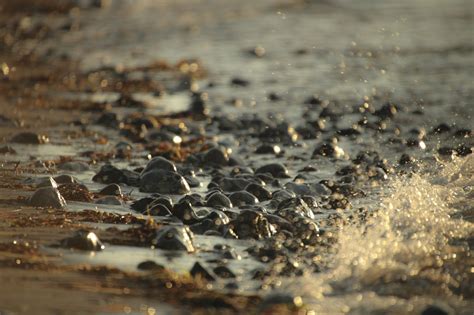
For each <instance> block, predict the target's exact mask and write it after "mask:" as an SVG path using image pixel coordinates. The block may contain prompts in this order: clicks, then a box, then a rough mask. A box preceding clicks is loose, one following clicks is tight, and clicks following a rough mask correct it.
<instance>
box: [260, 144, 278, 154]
mask: <svg viewBox="0 0 474 315" xmlns="http://www.w3.org/2000/svg"><path fill="white" fill-rule="evenodd" d="M255 153H256V154H280V153H281V148H280V147H279V146H277V145H270V144H262V145H261V146H259V147H258V148H257V149H256V150H255Z"/></svg>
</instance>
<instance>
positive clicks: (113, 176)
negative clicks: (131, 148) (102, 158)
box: [92, 164, 140, 186]
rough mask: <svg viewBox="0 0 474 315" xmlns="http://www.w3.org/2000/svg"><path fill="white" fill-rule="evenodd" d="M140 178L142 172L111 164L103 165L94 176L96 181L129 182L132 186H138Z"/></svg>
mask: <svg viewBox="0 0 474 315" xmlns="http://www.w3.org/2000/svg"><path fill="white" fill-rule="evenodd" d="M139 179H140V174H138V173H136V172H134V171H130V170H126V169H118V168H116V167H115V166H113V165H110V164H106V165H104V166H102V167H101V168H100V170H99V172H98V173H97V174H96V175H95V176H94V177H93V178H92V180H93V181H94V182H98V183H102V184H127V185H130V186H138V185H139Z"/></svg>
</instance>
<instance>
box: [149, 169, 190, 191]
mask: <svg viewBox="0 0 474 315" xmlns="http://www.w3.org/2000/svg"><path fill="white" fill-rule="evenodd" d="M140 191H141V192H149V193H160V194H176V195H177V194H186V193H188V192H189V191H190V188H189V185H188V182H186V180H185V179H184V178H183V177H182V176H181V175H179V174H178V173H175V172H170V171H164V170H156V169H155V170H152V171H149V172H147V173H144V174H143V175H142V176H141V177H140Z"/></svg>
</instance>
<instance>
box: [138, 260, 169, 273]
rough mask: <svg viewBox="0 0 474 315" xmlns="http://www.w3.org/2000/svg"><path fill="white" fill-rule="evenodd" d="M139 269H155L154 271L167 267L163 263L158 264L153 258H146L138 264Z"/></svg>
mask: <svg viewBox="0 0 474 315" xmlns="http://www.w3.org/2000/svg"><path fill="white" fill-rule="evenodd" d="M137 269H139V270H153V271H158V270H164V269H165V267H163V266H162V265H159V264H157V263H156V262H154V261H153V260H145V261H142V262H141V263H139V264H138V265H137Z"/></svg>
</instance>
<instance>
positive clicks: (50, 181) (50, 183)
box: [36, 177, 58, 188]
mask: <svg viewBox="0 0 474 315" xmlns="http://www.w3.org/2000/svg"><path fill="white" fill-rule="evenodd" d="M36 187H37V188H41V187H52V188H58V183H57V182H56V181H55V180H54V178H52V177H48V178H45V179H43V180H41V181H40V182H39V183H38V185H36Z"/></svg>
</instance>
